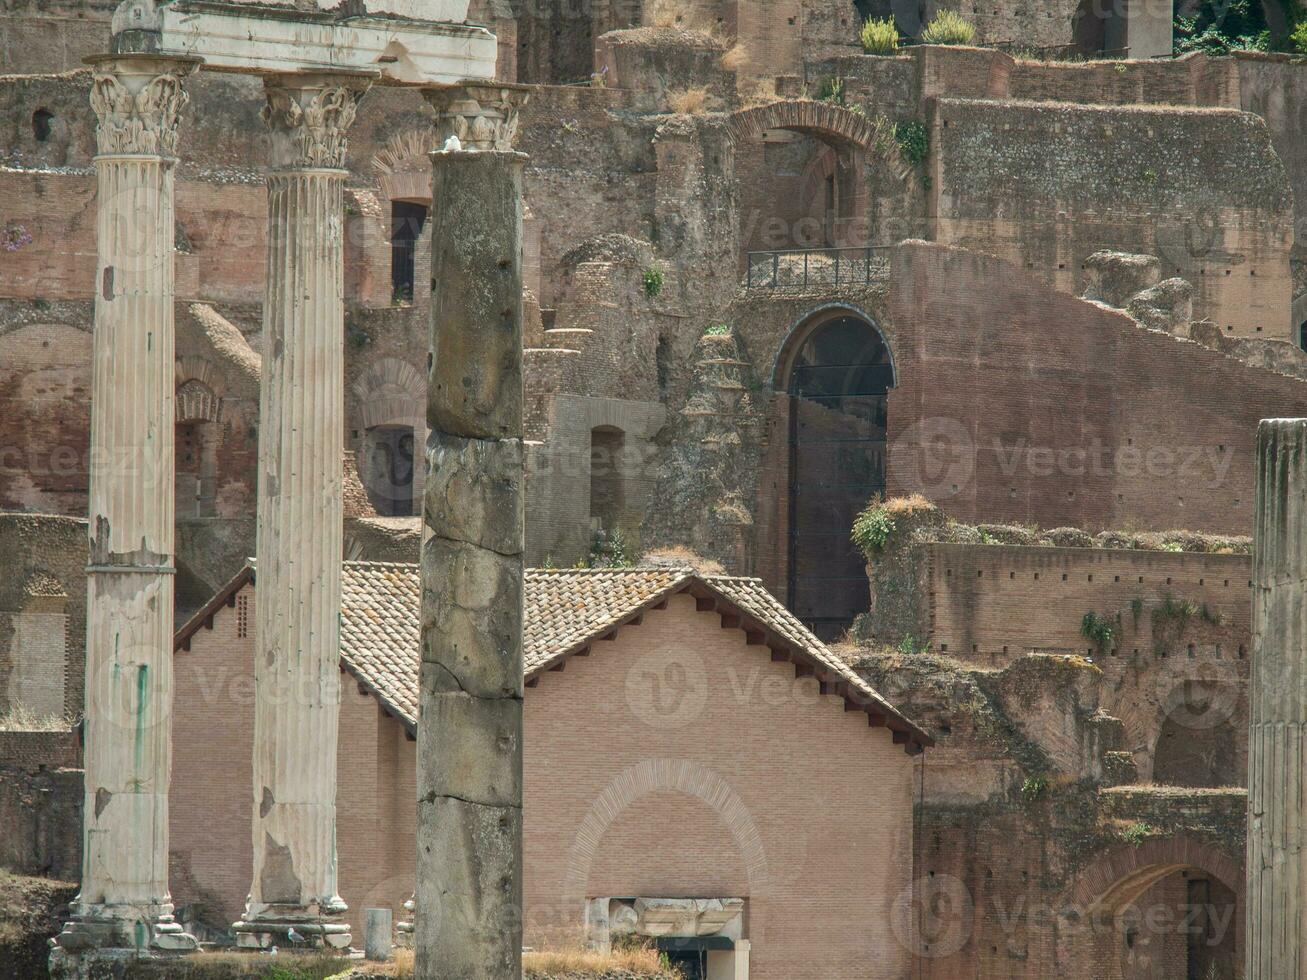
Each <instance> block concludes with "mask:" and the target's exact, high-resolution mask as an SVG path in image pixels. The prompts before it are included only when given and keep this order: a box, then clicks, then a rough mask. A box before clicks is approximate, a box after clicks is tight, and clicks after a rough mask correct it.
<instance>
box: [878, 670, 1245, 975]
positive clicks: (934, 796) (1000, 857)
mask: <svg viewBox="0 0 1307 980" xmlns="http://www.w3.org/2000/svg"><path fill="white" fill-rule="evenodd" d="M1163 663H1164V664H1166V665H1169V666H1162V664H1163ZM1182 665H1188V667H1187V668H1186V669H1187V670H1188V672H1189V673H1190V675H1191V676H1195V675H1197V674H1198V673H1199V671H1198V670H1197V669H1196V668H1195V665H1194V664H1193V662H1191V661H1188V660H1187V659H1186V658H1183V657H1181V658H1180V659H1179V661H1176V660H1174V659H1171V660H1168V661H1165V662H1161V663H1159V662H1153V663H1151V664H1150V665H1149V666H1148V670H1149V671H1152V672H1165V671H1166V670H1168V669H1169V668H1170V667H1172V666H1173V667H1176V668H1177V669H1178V668H1180V667H1181V666H1182ZM1100 666H1101V668H1102V669H1100ZM1100 666H1095V665H1091V664H1089V663H1087V662H1086V661H1085V660H1084V659H1083V658H1067V657H1049V656H1030V657H1023V658H1020V659H1018V660H1015V661H1013V662H1011V663H1010V664H1008V665H1007V666H1005V667H1003V668H1002V669H999V670H995V669H994V668H993V667H992V666H991V665H989V664H984V665H976V666H974V667H973V666H972V665H971V664H965V663H962V662H960V661H957V660H953V659H950V658H949V657H945V656H933V655H928V654H918V655H903V654H889V653H876V654H870V655H868V656H867V658H866V659H865V660H863V661H861V662H860V664H859V669H860V670H863V671H864V672H865V673H866V674H867V675H868V676H869V678H870V679H871V680H872V682H873V683H875V684H877V685H878V686H879V688H880V690H881V691H882V692H885V693H886V694H887V696H889V697H890V698H891V699H892V700H894V701H895V702H896V703H898V704H899V705H900V706H901V707H902V708H904V710H906V711H908V712H909V713H910V714H911V715H912V716H913V717H915V718H916V719H917V720H918V721H919V722H920V723H922V724H924V725H925V727H926V728H927V729H928V730H930V731H931V732H932V733H934V734H935V735H936V736H937V739H938V744H937V746H936V748H934V749H933V750H931V751H930V752H929V753H928V754H927V757H926V767H925V772H924V776H923V783H922V787H921V794H922V795H921V800H920V805H919V807H918V819H919V821H920V824H919V830H918V833H917V835H916V842H917V846H916V874H917V875H918V881H919V882H920V883H921V884H922V885H923V888H924V892H922V893H921V894H920V895H919V897H918V899H917V901H916V902H914V904H913V906H912V907H913V911H914V912H915V913H919V914H920V916H921V918H920V919H919V920H918V921H919V922H920V927H919V928H920V932H919V933H918V934H917V935H916V936H912V935H910V936H909V940H911V945H912V947H913V949H914V951H915V952H916V953H917V954H918V955H917V959H916V961H915V964H914V965H915V969H916V970H917V971H919V975H920V976H922V977H927V978H931V980H953V978H956V977H970V976H982V977H985V976H1001V977H1007V978H1015V980H1044V978H1047V977H1050V976H1067V977H1094V978H1096V980H1097V978H1112V980H1127V978H1128V980H1143V978H1145V977H1148V978H1152V977H1183V976H1186V975H1194V974H1192V973H1189V972H1188V956H1187V955H1186V953H1187V951H1186V949H1185V946H1186V943H1185V942H1184V940H1185V938H1186V929H1187V926H1188V925H1189V924H1190V923H1191V922H1192V920H1191V919H1190V918H1188V916H1189V914H1190V909H1189V908H1188V905H1189V902H1190V896H1189V894H1188V893H1187V892H1188V884H1187V882H1188V881H1190V880H1192V881H1204V882H1209V883H1210V888H1208V886H1203V888H1204V889H1206V895H1205V896H1199V897H1198V901H1200V902H1202V903H1204V904H1210V905H1211V906H1212V912H1213V913H1214V914H1215V915H1217V916H1218V922H1217V928H1216V929H1215V930H1214V933H1213V935H1212V937H1211V938H1212V939H1214V940H1215V941H1214V942H1213V943H1212V944H1211V945H1210V946H1209V945H1207V944H1206V942H1205V941H1204V942H1202V943H1199V944H1197V945H1198V950H1197V958H1196V959H1195V963H1197V965H1198V967H1199V969H1197V971H1196V975H1198V976H1203V975H1205V973H1206V970H1207V968H1208V964H1209V963H1210V961H1211V959H1212V958H1215V959H1216V960H1217V962H1218V964H1219V965H1220V966H1222V967H1223V968H1224V969H1225V973H1224V974H1222V975H1227V976H1228V975H1232V974H1231V972H1230V968H1231V967H1232V966H1233V965H1234V964H1236V963H1237V962H1239V960H1238V957H1239V954H1240V949H1241V945H1242V908H1241V903H1242V885H1243V868H1242V860H1243V845H1244V839H1243V838H1244V823H1245V820H1246V806H1247V799H1246V793H1245V792H1244V791H1243V790H1238V789H1212V788H1202V789H1184V788H1172V787H1162V786H1150V785H1130V786H1119V787H1115V788H1111V787H1109V786H1107V785H1104V781H1105V780H1106V781H1108V782H1110V781H1111V779H1112V778H1116V779H1119V776H1118V777H1110V774H1109V773H1108V771H1107V768H1106V767H1105V766H1103V762H1104V759H1105V758H1106V757H1105V756H1104V753H1105V752H1114V751H1117V749H1116V748H1114V743H1113V740H1112V730H1113V728H1120V727H1122V726H1121V725H1120V722H1118V721H1117V720H1116V719H1113V718H1111V717H1110V716H1109V713H1110V712H1113V711H1114V710H1116V707H1117V705H1115V704H1114V703H1113V702H1112V701H1111V699H1112V698H1113V697H1118V696H1119V694H1120V691H1121V689H1123V688H1128V687H1129V686H1130V684H1131V683H1132V681H1131V678H1130V677H1129V675H1128V674H1113V673H1112V671H1111V665H1110V664H1108V663H1106V662H1102V661H1100ZM1177 680H1178V678H1177ZM1190 723H1191V724H1192V723H1193V716H1192V715H1191V716H1190ZM1132 736H1133V733H1132V732H1130V731H1123V732H1121V734H1120V737H1121V739H1122V740H1124V742H1125V743H1130V742H1131V741H1132ZM1095 758H1096V759H1097V763H1096V764H1097V766H1098V768H1095V765H1093V764H1091V763H1094V761H1095ZM1139 779H1140V780H1141V781H1142V780H1147V779H1148V774H1147V773H1146V772H1143V771H1141V772H1140V774H1139ZM1155 881H1156V882H1158V884H1157V885H1156V886H1154V887H1152V888H1149V887H1148V885H1149V884H1150V883H1152V882H1155ZM1132 882H1133V884H1132ZM1132 902H1133V903H1134V905H1135V906H1136V908H1137V910H1138V912H1139V913H1142V914H1143V915H1142V916H1141V917H1140V918H1135V917H1133V916H1127V917H1126V918H1125V919H1123V920H1120V921H1115V915H1114V913H1115V912H1116V911H1119V910H1121V909H1123V908H1124V907H1126V906H1127V905H1129V904H1131V903H1132ZM1096 909H1105V910H1107V911H1108V913H1109V914H1108V915H1106V916H1105V917H1104V919H1103V921H1101V922H1099V921H1097V919H1098V916H1097V915H1096V914H1095V910H1096ZM1128 926H1134V927H1135V928H1133V929H1131V930H1130V932H1131V935H1132V942H1127V941H1126V940H1127V927H1128ZM914 975H916V974H914Z"/></svg>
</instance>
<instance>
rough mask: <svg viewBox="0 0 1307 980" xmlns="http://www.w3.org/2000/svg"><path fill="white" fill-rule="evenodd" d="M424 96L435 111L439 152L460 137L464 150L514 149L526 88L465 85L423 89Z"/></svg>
mask: <svg viewBox="0 0 1307 980" xmlns="http://www.w3.org/2000/svg"><path fill="white" fill-rule="evenodd" d="M422 94H423V96H424V97H425V98H426V100H427V102H429V103H430V104H431V107H432V108H433V109H435V110H436V146H435V148H436V149H437V150H440V149H441V148H442V147H443V146H444V145H445V143H446V141H447V140H448V139H449V137H451V136H456V137H457V138H458V141H459V144H460V148H461V149H463V150H471V151H488V150H499V151H506V150H511V149H512V148H513V139H514V137H515V136H516V135H517V122H518V113H519V112H520V110H521V109H522V107H523V106H524V105H526V102H527V92H526V89H525V86H515V85H504V84H500V83H496V82H491V81H485V82H462V83H460V84H458V85H451V86H449V87H448V88H429V89H423V90H422Z"/></svg>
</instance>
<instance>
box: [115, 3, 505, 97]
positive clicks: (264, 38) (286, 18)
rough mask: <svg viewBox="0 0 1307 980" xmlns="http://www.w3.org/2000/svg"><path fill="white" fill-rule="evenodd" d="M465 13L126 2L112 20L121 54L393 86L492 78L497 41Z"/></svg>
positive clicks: (448, 6)
mask: <svg viewBox="0 0 1307 980" xmlns="http://www.w3.org/2000/svg"><path fill="white" fill-rule="evenodd" d="M350 6H351V9H357V8H354V7H353V6H352V5H350ZM466 7H467V4H466V2H465V0H441V2H438V3H435V4H434V5H433V9H432V8H429V9H431V13H432V14H433V15H434V16H435V17H436V18H439V19H425V18H418V17H412V16H405V15H403V14H396V13H389V12H385V11H367V12H363V13H348V14H346V13H341V12H339V11H336V10H321V9H319V10H313V9H308V10H305V9H303V8H300V7H292V6H280V5H275V4H256V3H238V2H215V0H176V2H166V0H165V2H158V0H124V2H123V3H122V4H120V5H119V7H118V9H117V11H116V12H115V14H114V18H113V44H114V50H115V51H150V52H157V53H162V54H173V53H184V54H188V55H197V56H199V57H202V58H203V59H204V61H205V66H206V68H208V69H210V70H214V71H234V72H245V73H255V74H258V73H264V72H287V71H297V70H300V69H303V68H320V69H324V70H331V69H372V70H377V71H379V72H380V74H381V77H382V79H383V80H384V81H385V82H386V83H388V84H395V85H441V84H450V83H453V82H457V81H459V80H460V79H463V78H468V77H474V78H487V79H490V78H493V77H494V74H495V60H496V57H497V55H498V41H497V40H496V38H495V35H494V34H492V33H491V32H490V31H488V30H487V29H486V28H484V27H477V26H474V25H471V24H467V23H464V22H463V21H464V18H465V16H466ZM460 8H461V12H460Z"/></svg>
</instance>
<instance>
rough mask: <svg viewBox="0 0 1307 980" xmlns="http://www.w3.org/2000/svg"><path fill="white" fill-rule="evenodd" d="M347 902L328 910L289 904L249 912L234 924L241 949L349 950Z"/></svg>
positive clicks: (237, 943) (234, 930) (233, 929)
mask: <svg viewBox="0 0 1307 980" xmlns="http://www.w3.org/2000/svg"><path fill="white" fill-rule="evenodd" d="M344 911H345V904H344V903H343V902H342V903H341V904H340V906H339V908H337V907H336V906H334V905H333V906H332V908H331V910H330V911H329V912H326V913H320V912H319V913H315V912H313V911H310V910H306V909H303V908H296V907H293V906H291V907H287V906H284V905H283V906H276V905H273V906H266V907H265V908H263V909H262V910H261V911H259V912H257V913H251V912H246V913H245V915H244V916H243V917H242V918H241V920H240V921H239V922H237V923H234V924H233V925H232V927H231V928H232V932H234V933H236V945H237V946H238V947H239V948H241V949H272V948H273V947H277V948H280V949H321V950H342V951H343V950H347V949H349V944H350V940H351V938H352V937H351V936H350V931H349V925H348V924H347V923H346V922H345V921H344V920H343V918H342V913H344Z"/></svg>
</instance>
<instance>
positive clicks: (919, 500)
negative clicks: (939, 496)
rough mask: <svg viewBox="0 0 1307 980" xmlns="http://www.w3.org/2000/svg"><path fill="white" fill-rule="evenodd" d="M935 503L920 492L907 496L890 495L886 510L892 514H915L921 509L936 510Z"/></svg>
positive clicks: (886, 502)
mask: <svg viewBox="0 0 1307 980" xmlns="http://www.w3.org/2000/svg"><path fill="white" fill-rule="evenodd" d="M934 509H935V505H934V504H932V503H931V502H930V501H929V500H927V499H926V498H925V497H923V496H922V495H921V494H919V493H914V494H911V495H909V496H907V497H890V498H889V500H887V501H885V510H886V511H887V512H888V513H890V514H915V513H916V512H917V511H919V510H934Z"/></svg>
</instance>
